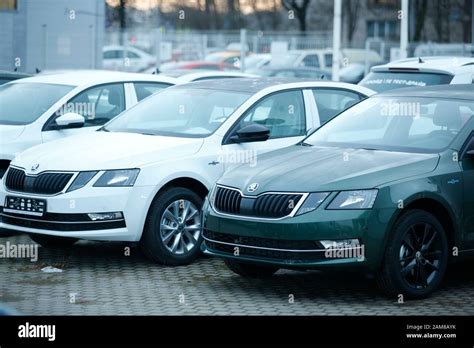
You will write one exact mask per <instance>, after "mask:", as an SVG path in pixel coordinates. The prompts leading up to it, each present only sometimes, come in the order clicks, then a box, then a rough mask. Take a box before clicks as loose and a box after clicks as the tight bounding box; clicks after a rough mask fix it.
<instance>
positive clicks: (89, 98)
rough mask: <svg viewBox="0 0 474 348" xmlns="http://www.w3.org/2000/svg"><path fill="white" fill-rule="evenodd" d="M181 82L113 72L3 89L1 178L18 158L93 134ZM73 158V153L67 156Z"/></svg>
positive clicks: (35, 80)
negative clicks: (51, 144)
mask: <svg viewBox="0 0 474 348" xmlns="http://www.w3.org/2000/svg"><path fill="white" fill-rule="evenodd" d="M175 83H176V80H175V79H173V78H171V77H166V76H156V75H145V74H132V73H121V72H110V71H97V70H96V71H76V72H69V73H63V74H48V75H37V76H33V77H29V78H24V79H21V80H16V81H13V82H10V83H7V84H4V85H2V86H1V87H0V178H1V177H2V176H3V174H4V172H5V170H6V169H7V167H8V164H9V163H10V161H11V160H12V159H13V158H14V157H15V155H16V154H17V153H19V152H21V151H24V150H26V149H27V148H29V147H31V146H33V145H37V144H41V143H45V142H48V141H50V140H55V139H59V138H62V137H66V136H70V135H75V134H80V133H85V132H91V131H94V130H96V129H97V128H99V127H100V126H102V125H103V124H104V123H106V122H108V121H109V120H111V119H112V118H114V117H115V116H117V115H118V114H119V113H121V112H122V111H124V110H126V109H128V108H130V107H132V106H133V105H135V104H136V103H137V102H138V101H140V100H142V99H144V98H146V97H147V96H149V95H151V94H153V93H155V92H157V91H159V90H161V89H163V88H165V87H169V86H172V85H174V84H175ZM65 156H67V154H65Z"/></svg>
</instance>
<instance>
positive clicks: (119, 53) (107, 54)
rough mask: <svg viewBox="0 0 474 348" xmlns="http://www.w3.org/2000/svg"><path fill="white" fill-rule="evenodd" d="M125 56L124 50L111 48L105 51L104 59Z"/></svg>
mask: <svg viewBox="0 0 474 348" xmlns="http://www.w3.org/2000/svg"><path fill="white" fill-rule="evenodd" d="M119 58H123V51H120V50H111V51H105V52H104V59H119Z"/></svg>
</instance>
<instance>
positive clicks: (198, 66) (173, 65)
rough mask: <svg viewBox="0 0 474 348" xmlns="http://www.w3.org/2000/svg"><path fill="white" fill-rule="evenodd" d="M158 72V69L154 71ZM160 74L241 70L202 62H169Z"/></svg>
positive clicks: (230, 66)
mask: <svg viewBox="0 0 474 348" xmlns="http://www.w3.org/2000/svg"><path fill="white" fill-rule="evenodd" d="M154 70H155V71H156V68H155V69H154ZM158 70H159V71H160V72H163V73H166V72H168V71H173V70H214V71H228V70H230V71H238V70H239V68H237V67H236V66H234V65H232V64H226V63H213V62H207V61H202V60H196V61H184V62H169V63H165V64H162V65H161V66H160V67H159V69H158Z"/></svg>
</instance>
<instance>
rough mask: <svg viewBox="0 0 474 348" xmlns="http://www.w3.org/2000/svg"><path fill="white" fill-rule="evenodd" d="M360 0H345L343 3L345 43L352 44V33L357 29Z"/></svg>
mask: <svg viewBox="0 0 474 348" xmlns="http://www.w3.org/2000/svg"><path fill="white" fill-rule="evenodd" d="M360 3H361V1H360V0H345V1H344V2H343V4H344V8H343V11H342V13H343V16H344V18H345V21H344V22H345V23H347V41H349V43H350V42H352V38H353V37H354V31H355V29H356V27H357V20H358V19H359V10H360Z"/></svg>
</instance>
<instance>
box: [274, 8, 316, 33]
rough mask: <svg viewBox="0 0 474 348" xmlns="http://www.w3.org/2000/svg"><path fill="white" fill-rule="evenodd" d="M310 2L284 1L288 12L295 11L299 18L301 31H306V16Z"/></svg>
mask: <svg viewBox="0 0 474 348" xmlns="http://www.w3.org/2000/svg"><path fill="white" fill-rule="evenodd" d="M309 2H310V0H301V1H297V0H282V2H281V3H282V5H283V7H284V8H285V9H286V10H287V11H293V12H294V13H295V15H296V18H298V23H299V26H300V31H302V32H305V31H306V14H307V12H308V6H309Z"/></svg>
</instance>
